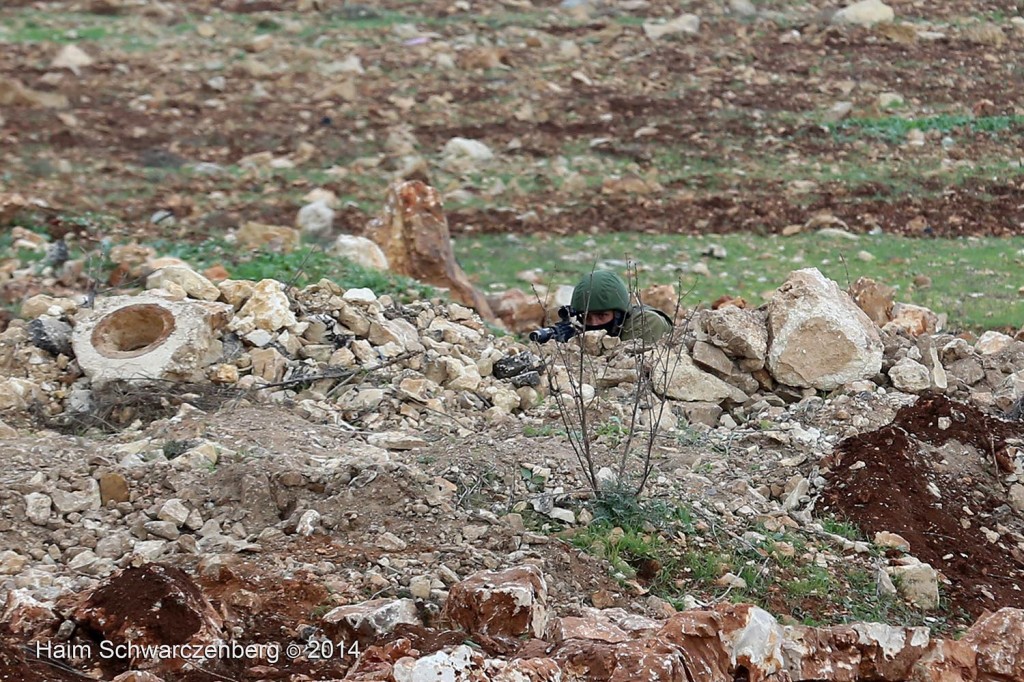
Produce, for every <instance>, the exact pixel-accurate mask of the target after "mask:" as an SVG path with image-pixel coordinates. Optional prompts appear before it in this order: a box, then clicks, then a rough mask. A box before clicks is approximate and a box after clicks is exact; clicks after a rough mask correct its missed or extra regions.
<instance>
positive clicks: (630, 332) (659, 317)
mask: <svg viewBox="0 0 1024 682" xmlns="http://www.w3.org/2000/svg"><path fill="white" fill-rule="evenodd" d="M670 331H672V321H671V320H670V319H669V317H668V315H666V314H665V313H663V312H661V311H660V310H658V309H657V308H652V307H651V306H649V305H635V306H633V307H631V308H630V309H629V311H628V312H627V313H626V319H625V320H624V321H623V322H622V331H620V332H619V338H620V339H622V340H623V341H630V340H632V339H640V340H642V341H643V342H644V343H654V342H655V341H657V340H658V339H660V338H661V337H663V336H665V334H668V333H669V332H670Z"/></svg>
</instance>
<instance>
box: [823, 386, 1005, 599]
mask: <svg viewBox="0 0 1024 682" xmlns="http://www.w3.org/2000/svg"><path fill="white" fill-rule="evenodd" d="M1022 433H1024V427H1022V426H1021V425H1020V424H1015V423H1011V422H1004V421H1001V420H999V419H995V418H993V417H990V416H988V415H985V414H983V413H981V412H979V411H978V410H977V409H976V408H973V407H971V406H969V405H965V404H962V403H958V402H955V401H951V400H949V399H947V398H945V397H941V396H938V397H926V398H921V399H920V400H918V401H917V402H916V403H915V404H913V405H910V406H908V407H904V408H902V409H901V410H900V411H899V412H897V414H896V417H895V419H894V420H893V423H892V424H890V425H888V426H886V427H884V428H881V429H878V430H876V431H872V432H869V433H864V434H860V435H858V436H854V437H851V438H847V439H846V440H844V441H842V442H841V443H840V444H839V445H838V446H837V447H836V450H835V452H834V454H833V455H832V458H831V459H832V462H831V464H832V467H831V468H832V472H831V474H830V475H829V477H828V478H829V483H828V485H827V487H826V488H825V491H824V493H823V497H822V500H823V503H824V504H823V511H827V512H831V513H832V514H835V515H836V516H837V517H840V518H845V519H848V520H849V521H851V522H853V523H856V524H857V525H858V526H859V527H860V528H861V530H862V531H863V532H864V533H865V534H866V535H867V536H868V538H871V537H873V536H874V534H875V533H877V532H879V531H889V532H892V533H897V534H899V535H901V536H902V537H903V538H905V539H906V540H907V541H908V542H909V543H910V553H911V554H913V555H914V556H915V557H917V558H918V559H920V560H921V561H924V562H926V563H929V564H931V565H932V567H934V568H935V569H936V570H939V571H941V572H942V574H943V575H944V576H945V578H946V579H947V581H948V582H947V584H946V596H947V598H948V600H949V607H950V608H951V609H953V610H963V611H966V612H968V613H970V614H971V615H972V616H977V615H979V614H980V613H981V612H982V611H983V610H984V609H986V608H989V609H992V610H995V609H997V608H1000V607H1002V606H1016V607H1020V606H1024V591H1022V590H1021V589H1020V586H1021V584H1024V552H1021V550H1020V549H1019V547H1018V546H1015V543H1014V542H1013V541H1012V540H1010V539H1009V538H1008V535H1009V534H1010V533H1011V532H1013V531H1012V530H1011V529H1013V528H1016V529H1017V532H1018V533H1019V530H1020V526H1021V522H1020V518H1019V516H1017V517H1015V516H1014V515H1013V512H1012V511H1010V510H1009V509H1008V507H1006V505H1005V497H1006V493H1005V490H1004V489H1003V487H1002V483H1001V481H1000V474H999V471H998V470H997V469H998V468H1001V466H1000V465H999V464H998V462H1000V461H1001V460H1004V458H1006V457H1007V455H1006V452H1007V440H1008V439H1012V438H1014V437H1020V436H1021V434H1022ZM1005 461H1008V459H1007V460H1005ZM1004 466H1005V465H1004Z"/></svg>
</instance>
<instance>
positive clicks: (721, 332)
mask: <svg viewBox="0 0 1024 682" xmlns="http://www.w3.org/2000/svg"><path fill="white" fill-rule="evenodd" d="M699 324H700V329H701V331H703V332H704V333H705V334H707V336H708V340H709V341H710V342H711V343H713V344H714V345H716V346H718V347H719V348H721V349H723V350H724V351H725V352H726V353H728V354H729V355H731V356H732V357H734V358H737V359H740V360H744V361H745V362H743V363H742V364H743V368H744V369H746V370H747V371H751V372H752V371H755V370H758V369H761V368H762V367H764V361H765V357H766V356H767V355H768V328H767V327H766V326H765V317H764V313H763V312H761V311H759V310H747V309H745V308H737V307H735V306H726V307H724V308H719V309H718V310H707V311H702V313H701V315H700V318H699Z"/></svg>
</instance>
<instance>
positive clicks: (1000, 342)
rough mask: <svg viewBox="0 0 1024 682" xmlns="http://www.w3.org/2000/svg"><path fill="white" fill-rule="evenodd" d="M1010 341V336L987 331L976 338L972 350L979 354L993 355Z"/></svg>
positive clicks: (1011, 341) (1011, 339) (1011, 338)
mask: <svg viewBox="0 0 1024 682" xmlns="http://www.w3.org/2000/svg"><path fill="white" fill-rule="evenodd" d="M1012 343H1013V337H1011V336H1007V335H1006V334H1003V333H1002V332H997V331H987V332H985V333H984V334H982V335H981V336H980V337H979V338H978V341H977V343H975V344H974V350H975V351H977V352H978V353H980V354H981V355H995V354H996V353H998V352H1000V351H1001V350H1004V349H1005V348H1007V347H1008V346H1009V345H1010V344H1012Z"/></svg>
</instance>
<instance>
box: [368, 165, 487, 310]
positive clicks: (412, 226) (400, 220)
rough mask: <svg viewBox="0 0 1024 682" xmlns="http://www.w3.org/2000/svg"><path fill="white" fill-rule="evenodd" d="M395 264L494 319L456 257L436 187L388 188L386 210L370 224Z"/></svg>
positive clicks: (408, 184)
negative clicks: (447, 291) (446, 290)
mask: <svg viewBox="0 0 1024 682" xmlns="http://www.w3.org/2000/svg"><path fill="white" fill-rule="evenodd" d="M366 232H367V236H368V237H369V238H370V239H372V240H373V241H375V242H376V243H377V244H378V245H379V246H380V247H381V249H382V250H383V251H384V255H385V256H386V257H387V259H388V263H390V265H391V270H392V271H393V272H397V273H399V274H403V275H407V276H409V277H414V278H415V279H418V280H420V281H422V282H426V283H427V284H430V285H433V286H436V287H443V288H445V289H448V290H450V292H451V296H452V298H454V299H455V300H456V301H458V302H460V303H463V304H464V305H468V306H470V307H472V308H474V309H475V310H476V311H477V312H478V313H479V314H480V316H481V317H484V318H485V319H488V320H493V319H495V318H494V314H493V313H492V312H491V308H490V306H489V305H487V300H486V299H485V298H484V297H483V295H482V294H481V293H480V292H478V291H477V290H476V289H475V288H473V285H472V284H471V283H470V281H469V278H468V277H467V276H466V273H465V272H463V270H462V268H461V267H459V264H458V263H457V262H456V261H455V255H454V253H453V252H452V244H451V237H450V236H449V232H448V221H447V220H446V219H445V216H444V210H443V208H442V203H441V196H440V194H438V192H437V190H435V189H434V188H433V187H430V186H429V185H426V184H424V183H422V182H420V181H418V180H411V181H407V182H400V183H396V184H393V185H391V186H390V187H389V188H388V192H387V199H386V201H385V204H384V211H383V212H382V213H381V215H380V216H379V217H377V218H375V219H374V220H372V221H371V222H370V224H369V225H368V226H367V230H366Z"/></svg>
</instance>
